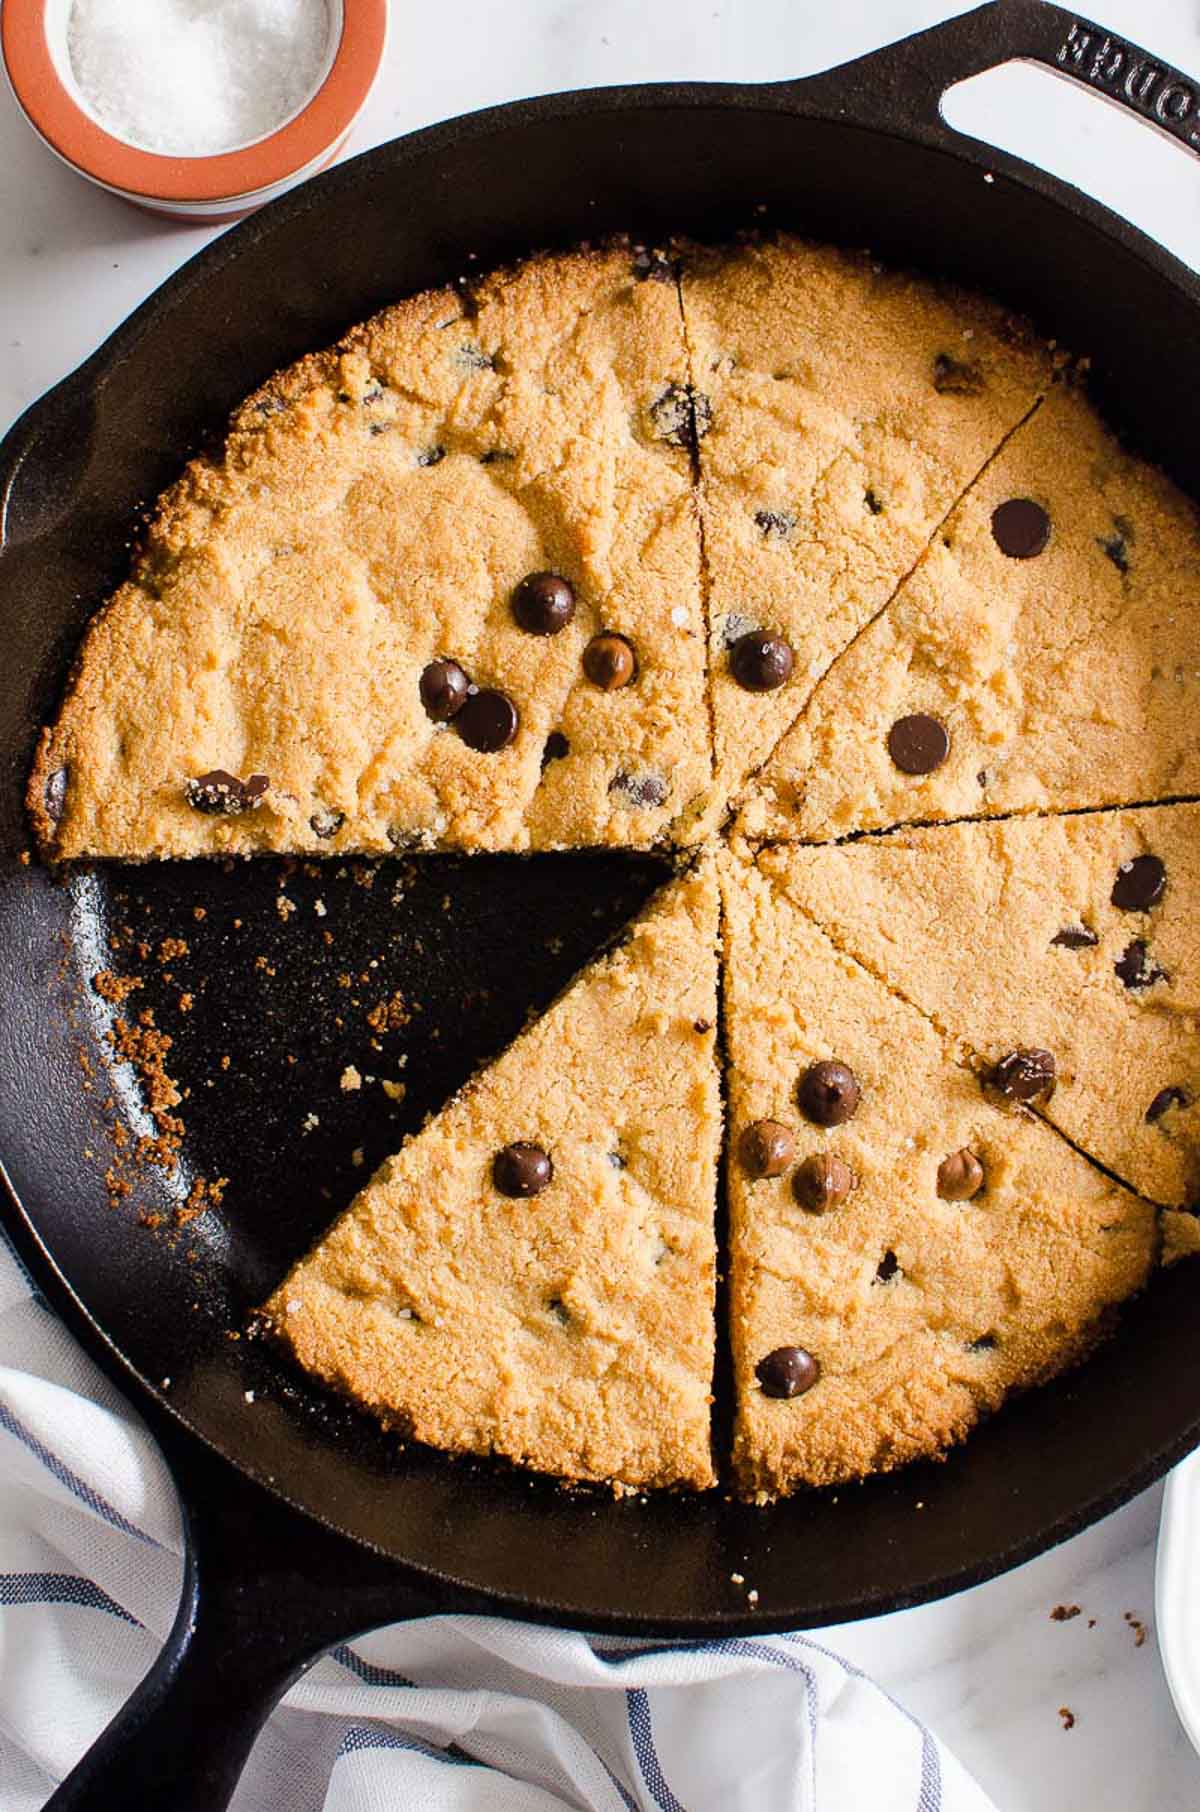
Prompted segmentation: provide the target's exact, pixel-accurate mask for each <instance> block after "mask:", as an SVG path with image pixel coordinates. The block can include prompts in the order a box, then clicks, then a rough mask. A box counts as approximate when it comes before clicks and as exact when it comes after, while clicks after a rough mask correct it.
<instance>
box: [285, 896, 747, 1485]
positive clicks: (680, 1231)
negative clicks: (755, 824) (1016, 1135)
mask: <svg viewBox="0 0 1200 1812" xmlns="http://www.w3.org/2000/svg"><path fill="white" fill-rule="evenodd" d="M716 971H717V886H716V879H715V875H714V873H713V868H712V863H711V862H710V861H709V862H706V863H704V864H703V865H702V866H701V868H700V869H699V870H698V871H697V872H695V873H693V874H691V875H688V876H684V877H683V878H681V879H679V880H677V881H674V882H672V883H670V884H669V885H668V886H667V887H666V888H665V889H664V891H663V892H662V893H661V894H660V895H659V896H658V898H657V899H656V900H655V901H654V902H653V903H652V904H651V906H650V907H649V908H648V909H647V911H646V912H645V914H644V915H643V916H642V917H641V918H640V919H639V920H638V921H637V922H636V923H635V925H634V927H633V930H632V933H631V935H630V938H629V941H628V942H627V943H626V944H625V945H624V946H623V947H622V948H621V949H620V950H618V951H617V952H616V953H615V954H614V955H612V956H610V957H608V958H606V959H604V960H602V961H600V962H598V963H596V964H595V965H593V966H592V967H591V968H589V969H587V970H585V971H584V973H583V974H582V975H581V976H580V977H579V978H578V980H577V981H576V982H575V983H574V984H573V985H572V986H571V988H570V989H568V991H567V992H566V993H565V994H564V995H563V996H562V997H561V998H560V999H559V1000H558V1001H557V1002H556V1003H555V1004H554V1005H553V1006H552V1007H551V1008H550V1009H549V1011H548V1012H547V1013H545V1014H544V1015H543V1017H542V1018H541V1019H540V1020H538V1021H537V1022H536V1024H534V1025H533V1026H532V1027H531V1028H530V1029H529V1030H528V1031H526V1032H525V1033H523V1034H522V1036H521V1037H520V1038H518V1039H517V1041H516V1042H515V1043H514V1044H513V1045H511V1046H510V1047H509V1049H508V1050H507V1051H506V1052H505V1053H504V1054H503V1055H502V1056H501V1057H500V1058H498V1059H497V1061H496V1062H495V1063H493V1064H492V1065H491V1066H490V1067H489V1068H487V1069H485V1070H483V1071H482V1072H481V1073H480V1074H479V1075H478V1076H477V1077H476V1078H475V1080H474V1081H473V1082H471V1083H470V1084H468V1086H467V1087H466V1088H465V1089H464V1090H463V1091H462V1093H461V1094H460V1095H458V1096H457V1097H456V1098H455V1099H454V1100H452V1101H451V1102H449V1103H448V1105H447V1106H446V1107H444V1108H443V1109H442V1110H441V1112H440V1113H437V1114H435V1115H434V1116H433V1118H432V1119H431V1120H430V1121H429V1122H428V1123H427V1124H426V1126H425V1127H424V1129H423V1130H422V1131H421V1132H420V1133H418V1134H417V1135H416V1137H415V1138H413V1139H411V1140H410V1141H409V1142H408V1144H407V1145H405V1146H404V1147H403V1149H402V1150H401V1151H400V1152H399V1153H398V1154H397V1156H396V1157H394V1158H392V1159H390V1160H389V1162H388V1163H386V1164H385V1165H384V1166H383V1168H382V1169H381V1170H380V1171H379V1172H378V1174H377V1175H376V1176H375V1177H374V1179H373V1180H372V1181H371V1182H370V1183H369V1184H368V1185H367V1187H366V1188H365V1189H364V1190H363V1191H362V1193H361V1194H360V1195H359V1196H358V1197H357V1199H356V1200H355V1201H354V1202H353V1203H352V1204H351V1206H350V1208H349V1209H348V1210H347V1212H346V1213H345V1215H344V1216H343V1217H342V1219H341V1220H340V1221H339V1222H338V1223H337V1224H336V1226H335V1227H334V1228H333V1229H332V1230H331V1232H330V1233H328V1234H327V1235H326V1237H325V1238H324V1239H323V1240H322V1241H321V1242H320V1244H319V1245H318V1246H317V1247H316V1249H315V1250H314V1251H313V1252H311V1253H310V1254H309V1256H308V1257H307V1258H305V1259H304V1260H302V1261H301V1263H300V1264H298V1265H297V1266H296V1268H295V1269H294V1270H293V1271H292V1272H291V1274H290V1275H289V1276H288V1277H287V1278H285V1279H284V1281H283V1283H282V1284H281V1285H280V1286H279V1288H278V1290H277V1291H276V1292H275V1294H274V1296H273V1297H272V1298H271V1301H270V1303H269V1304H268V1313H269V1315H270V1317H271V1319H272V1321H273V1323H274V1325H275V1327H276V1328H277V1329H278V1332H279V1335H280V1337H281V1338H282V1339H283V1340H284V1341H285V1342H286V1344H287V1345H288V1346H289V1347H290V1348H291V1350H292V1352H293V1353H294V1354H295V1356H296V1358H297V1359H298V1360H299V1361H300V1363H301V1364H302V1365H304V1366H305V1367H307V1368H308V1369H309V1370H310V1371H312V1372H315V1373H316V1374H317V1376H318V1377H320V1378H323V1379H324V1380H326V1381H327V1382H328V1383H330V1384H332V1385H334V1386H335V1387H336V1388H338V1389H339V1390H342V1391H344V1392H346V1393H347V1394H348V1395H350V1396H352V1397H354V1398H355V1399H357V1401H359V1402H360V1403H362V1404H364V1405H365V1406H366V1407H368V1408H369V1409H372V1410H374V1411H375V1412H376V1413H377V1414H378V1415H379V1416H380V1417H382V1418H383V1419H384V1420H385V1421H387V1422H388V1423H390V1424H392V1425H395V1426H397V1427H399V1428H402V1429H404V1430H406V1431H407V1432H408V1433H409V1434H411V1435H412V1436H413V1437H414V1438H416V1439H418V1440H421V1441H427V1442H429V1443H430V1444H431V1445H433V1446H435V1447H441V1448H446V1449H450V1450H452V1451H465V1452H472V1453H499V1454H503V1455H506V1456H507V1457H508V1458H509V1459H512V1460H515V1461H518V1462H519V1463H521V1464H523V1465H527V1466H531V1467H535V1468H536V1469H538V1470H539V1471H543V1472H550V1473H554V1474H556V1475H557V1476H559V1477H562V1478H570V1479H602V1480H609V1481H612V1482H613V1483H614V1484H618V1485H624V1486H630V1487H634V1486H636V1487H642V1486H650V1485H678V1484H685V1485H693V1486H697V1487H702V1486H706V1485H710V1484H711V1483H712V1481H713V1473H712V1464H711V1459H710V1452H709V1388H710V1382H711V1377H712V1364H713V1274H714V1243H713V1239H714V1236H713V1216H714V1205H715V1196H716V1165H717V1153H718V1149H719V1144H720V1132H721V1108H720V1096H719V1090H718V1082H717V1070H716V1059H715V1055H714V1039H715V1033H714V1029H713V1028H714V1027H715V1024H716V1017H717V1000H716Z"/></svg>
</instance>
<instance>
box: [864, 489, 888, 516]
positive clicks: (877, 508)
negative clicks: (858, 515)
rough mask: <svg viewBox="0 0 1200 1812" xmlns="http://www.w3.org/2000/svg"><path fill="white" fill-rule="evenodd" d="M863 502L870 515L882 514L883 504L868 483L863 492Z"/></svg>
mask: <svg viewBox="0 0 1200 1812" xmlns="http://www.w3.org/2000/svg"><path fill="white" fill-rule="evenodd" d="M863 502H864V503H865V504H866V506H867V509H868V510H869V511H870V513H871V515H872V516H882V515H883V504H882V503H881V502H880V500H879V497H878V495H877V493H876V492H875V491H873V490H872V489H871V487H870V486H869V485H868V487H867V489H866V490H865V491H864V492H863Z"/></svg>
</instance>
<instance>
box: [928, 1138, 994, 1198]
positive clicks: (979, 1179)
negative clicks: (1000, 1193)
mask: <svg viewBox="0 0 1200 1812" xmlns="http://www.w3.org/2000/svg"><path fill="white" fill-rule="evenodd" d="M982 1188H983V1165H982V1164H981V1163H980V1162H979V1159H978V1158H977V1157H976V1156H975V1153H974V1152H973V1151H969V1150H968V1149H967V1147H966V1146H965V1145H962V1146H960V1147H959V1149H958V1150H957V1151H952V1152H951V1153H950V1155H949V1157H945V1158H943V1159H942V1161H941V1163H940V1164H939V1165H938V1173H937V1192H938V1194H939V1195H940V1196H941V1198H942V1200H943V1201H944V1202H969V1201H971V1199H972V1198H973V1197H974V1196H977V1195H978V1194H979V1191H980V1190H981V1189H982Z"/></svg>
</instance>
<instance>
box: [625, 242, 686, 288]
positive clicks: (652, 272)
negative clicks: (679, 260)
mask: <svg viewBox="0 0 1200 1812" xmlns="http://www.w3.org/2000/svg"><path fill="white" fill-rule="evenodd" d="M631 268H632V270H633V274H634V276H635V277H636V278H637V280H638V282H639V283H645V282H646V281H647V279H649V281H650V282H652V283H674V281H675V265H674V263H673V262H672V260H671V259H670V258H668V256H667V254H666V252H660V251H659V250H658V248H657V247H654V248H651V247H650V246H646V245H639V246H638V248H637V250H636V251H635V252H634V254H633V264H632V267H631Z"/></svg>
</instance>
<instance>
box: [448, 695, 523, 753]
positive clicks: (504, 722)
mask: <svg viewBox="0 0 1200 1812" xmlns="http://www.w3.org/2000/svg"><path fill="white" fill-rule="evenodd" d="M520 722H521V719H520V716H519V714H518V712H517V707H516V706H515V705H514V704H513V702H512V699H511V698H509V696H508V694H507V692H492V691H489V690H487V689H486V688H485V689H484V690H483V691H482V692H472V693H471V694H470V695H469V696H468V698H467V702H466V704H465V705H463V706H462V708H461V710H459V711H457V712H456V713H455V717H454V728H455V729H456V730H457V731H458V734H459V735H460V736H461V737H462V739H463V741H464V742H465V743H466V745H467V747H468V748H469V749H474V750H476V751H477V753H478V754H480V755H494V754H495V753H496V751H497V750H498V749H506V748H507V747H508V745H509V743H510V742H512V741H513V739H514V738H515V736H516V734H517V729H518V726H519V724H520Z"/></svg>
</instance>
